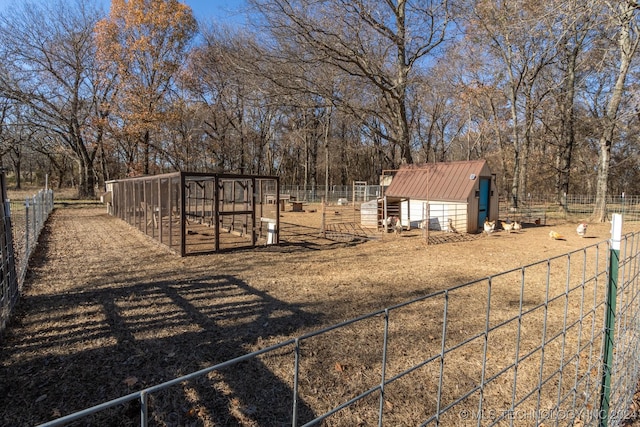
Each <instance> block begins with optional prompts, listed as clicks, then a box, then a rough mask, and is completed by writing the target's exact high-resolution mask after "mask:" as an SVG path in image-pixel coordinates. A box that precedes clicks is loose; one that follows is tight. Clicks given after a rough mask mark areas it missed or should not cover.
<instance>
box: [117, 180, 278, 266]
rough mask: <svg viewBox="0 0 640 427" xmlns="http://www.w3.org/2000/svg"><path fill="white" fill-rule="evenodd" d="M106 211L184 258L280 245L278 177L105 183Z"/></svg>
mask: <svg viewBox="0 0 640 427" xmlns="http://www.w3.org/2000/svg"><path fill="white" fill-rule="evenodd" d="M107 194H108V195H109V197H107V200H110V201H108V202H107V209H108V212H109V213H110V214H111V215H114V216H116V217H118V218H120V219H122V220H124V221H126V222H127V223H128V224H130V225H131V226H132V227H135V228H137V229H138V230H140V231H142V232H143V233H145V234H146V235H147V236H149V237H151V238H152V239H154V240H157V241H158V242H159V243H162V244H163V245H166V246H167V247H169V248H170V249H171V250H173V251H174V252H176V253H178V254H180V256H187V255H195V254H205V253H213V252H220V251H225V250H231V249H240V248H252V247H256V246H260V245H267V244H278V243H279V229H280V221H279V218H280V203H279V196H278V195H279V194H280V185H279V178H278V177H276V176H257V175H236V174H208V173H192V172H175V173H170V174H163V175H155V176H145V177H140V178H130V179H123V180H117V181H110V182H108V183H107Z"/></svg>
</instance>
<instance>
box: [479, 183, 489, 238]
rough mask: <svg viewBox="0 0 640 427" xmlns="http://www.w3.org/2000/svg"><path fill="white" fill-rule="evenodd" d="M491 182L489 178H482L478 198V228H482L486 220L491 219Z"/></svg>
mask: <svg viewBox="0 0 640 427" xmlns="http://www.w3.org/2000/svg"><path fill="white" fill-rule="evenodd" d="M490 188H491V181H490V180H489V179H488V178H480V197H479V198H478V228H479V229H481V228H482V224H484V219H485V218H488V217H489V189H490Z"/></svg>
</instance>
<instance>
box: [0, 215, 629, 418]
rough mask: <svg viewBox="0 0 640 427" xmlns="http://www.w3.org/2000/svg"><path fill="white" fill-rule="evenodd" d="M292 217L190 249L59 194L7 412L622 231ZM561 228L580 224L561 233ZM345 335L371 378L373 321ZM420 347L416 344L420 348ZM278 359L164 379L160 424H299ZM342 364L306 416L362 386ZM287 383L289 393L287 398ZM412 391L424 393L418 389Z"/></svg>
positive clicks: (254, 344) (103, 396)
mask: <svg viewBox="0 0 640 427" xmlns="http://www.w3.org/2000/svg"><path fill="white" fill-rule="evenodd" d="M281 221H282V235H281V240H282V244H281V245H279V246H277V247H275V246H271V247H263V248H258V249H255V250H241V251H235V252H227V253H220V254H212V255H203V256H192V257H185V258H180V257H179V256H177V255H175V254H174V253H172V252H170V251H168V250H167V249H165V248H164V247H162V246H160V245H159V244H157V243H155V242H153V241H151V240H150V239H149V238H148V237H146V236H144V235H142V234H141V233H139V232H137V231H136V230H133V229H132V228H131V227H129V226H128V225H127V224H125V223H124V222H122V221H120V220H118V219H115V218H113V217H110V216H108V215H107V214H106V213H105V209H104V208H102V207H92V206H80V205H75V206H69V207H66V208H59V209H56V210H55V211H54V213H53V214H52V216H51V218H50V220H49V222H48V224H47V226H46V227H45V230H44V233H43V235H42V237H41V245H40V247H39V249H38V251H37V253H36V255H35V257H34V259H33V261H32V268H31V269H30V272H29V273H28V277H27V281H26V284H25V288H24V289H23V294H22V296H21V300H20V301H19V303H18V305H17V310H16V313H15V316H14V317H13V320H12V322H11V323H10V325H9V328H8V329H7V331H6V332H5V334H4V336H3V337H2V343H1V347H0V372H1V375H0V378H2V380H1V381H0V402H1V404H0V420H2V421H1V423H2V425H4V426H18V425H21V426H26V425H35V424H38V423H42V422H45V421H48V420H51V419H54V418H56V417H60V416H62V415H66V414H69V413H72V412H74V411H78V410H81V409H84V408H87V407H89V406H92V405H95V404H98V403H101V402H104V401H106V400H109V399H114V398H117V397H120V396H122V395H125V394H127V393H130V392H132V391H135V390H139V389H142V388H144V387H149V386H152V385H155V384H158V383H160V382H163V381H168V380H170V379H173V378H175V377H177V376H180V375H184V374H188V373H191V372H194V371H196V370H198V369H202V368H205V367H207V366H211V365H213V364H216V363H221V362H223V361H226V360H229V359H231V358H234V357H238V356H241V355H243V354H246V353H247V352H250V351H255V350H257V349H260V348H264V347H266V346H268V345H272V344H275V343H278V342H281V341H284V340H286V339H289V338H295V337H299V336H301V335H303V334H305V333H309V332H312V331H315V330H318V329H321V328H323V327H326V326H329V325H333V324H336V323H339V322H343V321H345V320H348V319H353V318H356V317H358V316H361V315H364V314H366V313H369V312H372V311H375V310H379V309H382V308H385V307H389V306H392V305H395V304H399V303H402V302H404V301H407V300H410V299H413V298H416V297H419V296H421V295H426V294H429V293H432V292H435V291H437V290H441V289H445V288H450V287H453V286H455V285H459V284H462V283H466V282H469V281H473V280H475V279H478V278H482V277H486V276H488V275H492V274H496V273H498V272H502V271H505V270H509V269H513V268H516V267H519V266H523V265H526V264H530V263H533V262H536V261H539V260H543V259H548V258H551V257H554V256H556V255H560V254H565V253H568V252H570V251H573V250H577V249H580V248H583V247H585V246H587V245H593V244H595V243H597V242H600V241H604V240H606V239H608V238H609V237H610V236H609V232H610V224H591V225H590V226H589V234H588V238H586V239H583V238H580V237H578V236H577V235H576V233H575V225H576V224H575V223H562V224H560V223H559V224H549V225H546V226H535V225H533V224H526V226H525V228H524V229H523V230H522V231H520V232H517V233H515V232H514V233H510V234H507V233H506V232H504V231H497V232H496V233H494V234H493V235H491V236H489V237H484V236H482V235H473V236H467V237H466V238H457V240H458V241H455V240H456V238H454V237H455V236H454V235H449V236H443V235H442V234H440V235H437V234H433V236H432V237H433V238H434V239H435V240H434V242H437V243H439V244H430V245H427V244H426V243H425V241H424V238H423V236H422V231H421V230H411V231H405V232H404V233H402V234H401V235H394V234H391V233H390V234H384V235H383V234H381V233H374V237H375V238H373V239H370V240H367V241H358V240H356V241H352V242H334V241H330V240H324V239H321V238H319V236H318V231H317V230H318V229H317V227H319V225H320V221H321V220H320V216H319V213H318V211H317V212H313V213H312V212H308V211H307V212H284V213H283V214H282V218H281ZM638 229H640V225H639V224H636V223H629V224H625V228H624V232H630V231H637V230H638ZM550 230H555V231H558V232H559V233H561V234H563V235H564V236H565V238H564V239H562V240H551V239H550V238H549V231H550ZM287 233H289V234H287ZM294 234H295V235H294ZM305 235H306V237H304V236H305ZM448 240H449V242H447V241H448ZM470 297H471V298H473V296H472V295H471V296H470ZM436 326H437V325H436ZM438 328H441V326H438V327H436V328H435V329H434V330H435V331H436V332H434V334H435V335H437V334H439V333H440V332H439V331H440V330H439V329H438ZM408 329H411V328H408ZM416 329H418V328H416ZM345 336H347V335H346V334H345ZM345 336H341V337H342V338H336V339H334V340H331V341H330V342H329V343H328V344H326V345H327V347H329V348H332V350H333V352H334V353H335V354H334V356H336V357H338V359H336V360H339V361H338V362H332V365H331V371H332V372H331V375H334V374H339V375H342V376H349V375H351V373H352V372H353V376H351V377H349V378H348V381H347V383H353V382H354V381H356V382H357V380H358V379H357V378H355V375H356V373H357V374H358V375H359V376H362V377H363V378H365V377H366V373H367V371H366V369H362V370H357V369H353V367H354V366H355V365H358V363H357V362H355V361H353V360H355V359H357V356H354V357H353V358H351V357H347V356H346V355H348V354H349V352H351V351H353V346H354V345H355V347H356V348H357V347H358V346H359V345H361V344H362V343H360V342H359V341H358V338H357V337H358V335H352V336H351V338H345ZM378 338H379V337H378ZM348 341H350V342H348ZM438 343H439V341H438ZM342 344H345V345H347V344H351V347H349V346H347V347H341V345H342ZM313 351H315V350H313ZM313 351H312V350H310V352H311V353H313ZM312 356H313V354H312ZM413 356H414V355H413V354H411V352H410V351H409V352H408V354H407V355H406V357H407V359H410V358H412V357H413ZM339 357H342V358H341V359H340V358H339ZM275 359H277V357H276V356H274V358H273V360H271V359H269V358H268V357H265V358H264V359H262V360H261V364H259V365H256V364H252V363H244V362H243V364H242V365H241V369H240V370H234V371H231V370H230V371H228V372H224V373H218V374H210V375H208V376H207V377H205V378H204V379H202V380H199V381H193V382H185V383H183V384H181V385H179V386H177V387H178V389H179V391H176V390H175V389H174V390H173V393H169V392H161V393H158V395H157V396H156V397H154V400H153V401H152V410H153V416H152V425H167V426H168V425H176V426H177V425H194V426H195V425H216V426H217V425H242V426H257V425H261V426H262V425H263V426H271V425H281V424H284V425H286V424H287V422H289V423H290V420H289V421H282V420H286V419H288V418H289V416H290V415H289V413H290V411H291V407H290V406H289V395H291V393H292V391H291V388H290V383H289V382H288V380H287V379H284V378H283V376H282V375H280V372H279V369H284V368H276V367H275V365H276V364H277V362H276V361H275ZM331 360H333V359H331ZM320 362H321V361H315V362H314V363H318V364H319V363H320ZM363 365H365V364H363ZM271 366H274V368H273V369H271V368H270V367H271ZM318 366H319V365H318ZM358 366H359V365H358ZM306 368H308V369H312V368H313V366H306ZM331 375H327V376H326V377H325V378H324V380H325V384H324V385H322V386H315V385H313V384H306V383H304V384H302V385H303V387H304V388H305V390H302V392H304V393H306V394H305V396H307V398H306V400H305V402H303V403H302V404H301V406H300V407H301V409H300V416H301V419H305V418H308V417H311V416H312V415H313V414H315V415H318V413H317V412H318V410H319V409H322V410H326V409H327V408H326V406H327V405H328V403H327V402H323V396H329V395H331V397H332V398H334V397H335V398H336V399H339V398H341V397H342V398H344V397H345V396H348V393H347V392H348V390H346V389H345V390H342V389H340V390H338V387H339V386H338V383H337V382H336V383H331V381H330V380H331V378H329V377H330V376H331ZM326 381H328V382H326ZM363 381H364V380H363ZM314 387H315V388H314ZM323 387H324V388H323ZM340 387H347V386H340ZM256 390H260V393H259V398H256V399H255V400H254V401H250V399H249V398H247V397H246V396H250V395H252V393H255V392H256ZM337 391H339V392H340V393H339V394H340V396H336V393H337ZM427 392H428V391H425V393H427ZM407 393H409V392H407ZM281 394H282V395H286V396H287V399H286V400H285V399H282V402H281V403H278V402H280V399H279V398H278V397H277V396H279V395H281ZM401 395H402V394H401V393H400V394H399V396H401ZM274 396H276V397H274ZM405 398H406V399H407V400H408V401H409V403H410V400H411V396H405ZM206 400H208V403H203V401H206ZM399 400H400V399H399ZM260 402H270V403H269V405H270V407H269V408H267V409H265V408H262V407H261V406H260V405H259V403H260ZM274 402H276V403H274ZM414 406H415V405H414ZM386 409H389V410H391V408H386ZM393 410H394V411H396V416H397V418H396V419H399V420H404V421H403V422H398V423H397V424H395V425H415V422H416V420H415V419H413V418H412V416H413V415H415V414H414V413H413V412H412V411H414V410H413V409H411V408H408V409H407V408H404V407H403V405H400V404H398V405H397V407H396V408H393ZM402 411H406V412H402ZM138 412H139V411H138V409H137V408H136V407H135V405H128V406H126V407H124V408H123V409H122V410H119V411H115V412H110V413H108V414H107V415H108V416H109V417H108V418H100V417H97V418H92V419H88V420H84V421H81V422H79V424H77V425H129V424H130V425H136V423H138V425H139V420H138V418H137V416H138ZM105 416H106V415H105ZM358 424H359V425H368V422H367V418H366V416H365V415H362V418H357V419H356V420H355V421H354V420H353V419H351V420H346V419H340V418H338V419H336V421H334V422H333V423H331V422H328V423H327V425H358ZM392 424H393V423H392ZM392 424H389V425H392ZM289 425H290V424H289Z"/></svg>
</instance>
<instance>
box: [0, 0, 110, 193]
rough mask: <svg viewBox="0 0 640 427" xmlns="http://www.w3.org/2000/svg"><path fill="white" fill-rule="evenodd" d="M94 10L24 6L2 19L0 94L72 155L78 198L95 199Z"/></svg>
mask: <svg viewBox="0 0 640 427" xmlns="http://www.w3.org/2000/svg"><path fill="white" fill-rule="evenodd" d="M98 18H99V14H98V12H97V11H95V10H93V9H89V8H87V7H86V6H85V4H84V2H81V1H78V2H76V3H69V2H63V1H60V2H56V3H47V4H38V5H34V4H30V5H28V4H23V5H22V7H20V8H16V9H11V10H10V12H9V13H7V14H4V15H2V16H0V46H1V47H0V50H2V54H3V57H4V58H6V60H5V61H4V62H3V66H2V68H1V69H0V91H1V92H2V93H3V95H4V96H6V97H7V98H10V99H12V100H14V101H15V102H17V103H19V104H21V105H23V106H25V107H26V108H27V109H28V111H29V114H30V117H29V121H30V123H32V125H33V126H38V127H40V128H41V129H43V130H45V131H46V132H48V133H52V134H55V135H57V138H56V140H57V141H59V142H61V143H62V144H64V145H65V146H66V147H68V148H69V150H70V151H71V152H72V153H73V155H74V157H75V160H76V162H77V164H78V170H79V186H78V194H79V195H80V196H82V197H93V196H94V195H95V189H94V182H95V181H94V169H93V162H94V158H95V153H96V147H97V146H98V144H99V141H98V139H99V138H100V136H99V135H96V133H94V131H93V127H92V121H93V117H92V116H91V111H90V108H89V107H88V106H89V105H90V104H91V103H92V102H93V99H92V93H93V87H94V85H95V84H96V81H95V80H93V79H92V66H93V65H92V64H93V59H94V44H93V28H94V24H95V22H97V19H98Z"/></svg>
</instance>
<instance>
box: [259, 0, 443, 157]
mask: <svg viewBox="0 0 640 427" xmlns="http://www.w3.org/2000/svg"><path fill="white" fill-rule="evenodd" d="M253 4H254V6H255V7H256V8H257V10H258V11H259V12H261V13H262V15H263V17H264V19H265V23H266V25H265V26H264V27H263V28H264V29H265V31H269V32H270V34H271V35H272V37H273V38H272V40H273V41H274V45H273V46H272V49H271V51H270V55H269V59H270V60H274V61H289V62H293V63H296V64H300V66H301V67H302V68H303V69H306V68H308V67H310V66H313V65H312V64H326V65H328V66H330V67H332V68H334V69H336V70H337V71H339V73H340V76H341V77H342V82H343V84H344V85H352V86H356V87H359V88H361V93H362V94H363V95H364V97H358V98H356V101H360V102H358V103H354V102H353V101H354V99H351V98H349V97H346V96H344V95H345V94H341V93H339V92H337V91H336V90H335V89H336V88H333V90H334V92H333V93H332V94H326V96H328V95H330V99H331V101H332V102H333V103H334V104H336V105H337V106H338V107H339V108H343V109H344V110H349V111H351V112H352V113H353V114H357V115H358V116H359V119H360V122H361V123H362V124H364V125H367V124H368V123H371V121H370V119H369V118H370V117H375V118H376V119H375V120H373V123H378V124H381V126H372V127H369V131H370V132H372V133H377V134H378V135H379V136H380V137H381V138H383V139H385V140H388V141H390V142H391V144H392V145H393V146H397V147H399V151H400V152H399V157H400V159H399V160H398V163H399V162H400V160H401V159H404V161H406V162H408V163H412V162H413V154H412V147H411V137H410V134H411V132H410V119H409V117H408V108H407V96H408V93H407V91H408V89H409V87H410V85H411V84H412V71H413V69H414V68H415V67H418V66H424V65H426V61H425V60H426V58H429V57H431V58H433V57H434V56H436V55H437V54H438V48H439V47H440V46H441V45H442V43H444V42H445V40H446V35H447V30H448V29H449V23H450V22H451V11H450V7H449V4H448V1H447V0H440V1H437V0H428V1H423V2H408V1H406V0H398V1H391V0H387V1H375V0H337V1H310V0H253ZM305 76H306V74H303V75H301V76H299V78H301V79H304V77H305ZM288 81H289V82H292V83H293V82H296V79H295V78H294V79H290V78H289V79H288ZM292 83H290V84H292ZM363 100H364V101H365V102H364V103H363V102H362V101H363Z"/></svg>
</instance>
